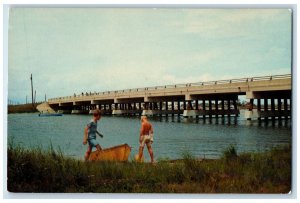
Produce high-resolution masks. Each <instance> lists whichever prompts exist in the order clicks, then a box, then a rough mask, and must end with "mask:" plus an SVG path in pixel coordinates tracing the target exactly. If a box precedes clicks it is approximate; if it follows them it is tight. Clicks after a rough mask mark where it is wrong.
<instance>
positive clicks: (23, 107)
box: [7, 103, 39, 114]
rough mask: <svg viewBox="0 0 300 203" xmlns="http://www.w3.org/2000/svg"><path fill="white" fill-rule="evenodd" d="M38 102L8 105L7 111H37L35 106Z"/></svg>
mask: <svg viewBox="0 0 300 203" xmlns="http://www.w3.org/2000/svg"><path fill="white" fill-rule="evenodd" d="M38 104H39V103H36V104H34V106H33V105H32V104H20V105H8V109H7V110H8V113H9V114H11V113H35V112H38V110H37V109H36V106H37V105H38Z"/></svg>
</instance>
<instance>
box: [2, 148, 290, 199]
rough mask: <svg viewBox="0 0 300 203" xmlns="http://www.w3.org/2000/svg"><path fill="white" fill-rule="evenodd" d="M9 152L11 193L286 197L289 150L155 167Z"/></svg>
mask: <svg viewBox="0 0 300 203" xmlns="http://www.w3.org/2000/svg"><path fill="white" fill-rule="evenodd" d="M12 146H13V145H10V146H9V147H8V163H7V164H8V170H7V171H8V174H7V177H8V180H7V187H8V188H7V189H8V191H10V192H51V193H55V192H76V193H83V192H98V193H288V192H289V191H290V190H291V148H290V146H285V147H282V148H275V149H272V150H270V151H268V152H266V153H243V154H240V155H238V154H237V153H236V150H235V149H234V147H232V146H229V148H228V149H227V150H226V151H225V152H224V155H223V157H222V158H220V159H218V160H207V159H203V160H199V159H196V158H195V157H193V156H192V155H191V154H190V153H188V152H186V153H184V154H183V155H182V159H180V160H177V161H170V160H168V159H165V160H159V161H158V162H157V163H156V164H154V165H152V164H149V163H143V164H141V163H136V162H134V161H130V162H126V163H119V162H83V161H81V160H76V159H73V158H68V157H64V155H63V154H62V152H61V151H60V150H58V152H57V151H54V149H53V147H52V146H50V147H49V150H48V151H42V150H40V149H30V150H27V149H23V148H21V147H14V148H13V147H12Z"/></svg>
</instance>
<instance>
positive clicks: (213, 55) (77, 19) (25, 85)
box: [8, 7, 292, 103]
mask: <svg viewBox="0 0 300 203" xmlns="http://www.w3.org/2000/svg"><path fill="white" fill-rule="evenodd" d="M291 16H292V13H291V11H290V10H289V9H253V8H252V9H229V8H226V9H216V8H214V9H203V8H195V9H192V8H189V9H183V8H171V9H167V8H159V9H153V8H131V9H129V8H21V7H18V8H11V9H10V11H9V22H8V99H9V100H12V101H15V102H20V103H25V101H26V96H27V97H28V101H29V102H30V101H31V85H30V74H32V75H33V88H34V90H36V100H37V101H43V100H44V98H45V94H46V95H47V99H49V98H56V97H63V96H72V95H73V94H74V93H75V94H81V93H82V92H103V91H113V90H123V89H129V88H140V87H150V86H159V85H170V84H182V83H192V82H205V81H213V80H222V79H236V78H245V77H254V76H269V75H277V74H291V49H292V47H291V33H292V30H291V29H292V28H291Z"/></svg>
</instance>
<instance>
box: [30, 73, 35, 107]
mask: <svg viewBox="0 0 300 203" xmlns="http://www.w3.org/2000/svg"><path fill="white" fill-rule="evenodd" d="M30 80H31V103H32V107H34V104H33V85H32V73H31V75H30Z"/></svg>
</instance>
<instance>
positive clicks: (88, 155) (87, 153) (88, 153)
mask: <svg viewBox="0 0 300 203" xmlns="http://www.w3.org/2000/svg"><path fill="white" fill-rule="evenodd" d="M96 148H97V150H99V151H100V150H102V148H101V146H100V145H99V144H97V145H96ZM91 152H92V147H90V145H89V146H88V148H87V150H86V152H85V155H84V160H85V161H87V160H88V159H89V157H90V154H91Z"/></svg>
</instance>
